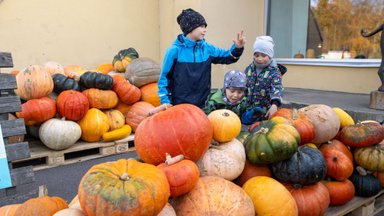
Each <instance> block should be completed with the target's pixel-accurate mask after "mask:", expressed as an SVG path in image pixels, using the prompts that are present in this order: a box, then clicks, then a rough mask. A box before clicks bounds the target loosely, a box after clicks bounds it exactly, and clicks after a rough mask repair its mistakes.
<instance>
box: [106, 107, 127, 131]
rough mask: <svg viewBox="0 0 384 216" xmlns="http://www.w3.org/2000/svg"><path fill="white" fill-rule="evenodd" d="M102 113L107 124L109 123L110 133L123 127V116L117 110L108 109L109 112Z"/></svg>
mask: <svg viewBox="0 0 384 216" xmlns="http://www.w3.org/2000/svg"><path fill="white" fill-rule="evenodd" d="M104 113H105V114H106V115H107V116H108V118H109V123H110V125H109V126H110V127H109V129H110V130H111V131H112V130H115V129H119V128H121V127H123V126H124V125H125V116H124V115H123V113H121V112H120V111H119V110H115V109H110V110H106V111H104Z"/></svg>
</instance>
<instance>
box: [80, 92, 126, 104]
mask: <svg viewBox="0 0 384 216" xmlns="http://www.w3.org/2000/svg"><path fill="white" fill-rule="evenodd" d="M82 93H83V94H84V95H85V96H86V97H87V98H88V101H89V107H91V108H98V109H112V108H113V107H115V106H116V105H117V103H118V102H119V98H118V97H117V95H116V93H115V92H114V91H112V90H101V89H96V88H90V89H87V90H84V91H83V92H82Z"/></svg>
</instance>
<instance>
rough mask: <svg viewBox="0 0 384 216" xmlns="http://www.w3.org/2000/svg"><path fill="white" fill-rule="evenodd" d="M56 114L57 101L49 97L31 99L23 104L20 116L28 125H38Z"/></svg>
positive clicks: (18, 113)
mask: <svg viewBox="0 0 384 216" xmlns="http://www.w3.org/2000/svg"><path fill="white" fill-rule="evenodd" d="M55 115H56V103H55V101H54V100H52V99H51V98H49V97H43V98H40V99H31V100H28V101H27V102H25V103H23V104H22V105H21V112H16V116H17V117H18V118H24V122H25V124H26V125H38V124H41V123H43V122H45V121H47V120H48V119H51V118H53V117H54V116H55Z"/></svg>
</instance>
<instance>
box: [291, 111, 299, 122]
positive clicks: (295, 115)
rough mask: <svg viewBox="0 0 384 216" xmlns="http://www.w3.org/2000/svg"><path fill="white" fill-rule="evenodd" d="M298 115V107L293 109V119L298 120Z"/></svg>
mask: <svg viewBox="0 0 384 216" xmlns="http://www.w3.org/2000/svg"><path fill="white" fill-rule="evenodd" d="M297 116H298V114H297V109H296V108H294V109H293V111H292V119H293V120H297Z"/></svg>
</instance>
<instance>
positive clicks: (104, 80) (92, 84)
mask: <svg viewBox="0 0 384 216" xmlns="http://www.w3.org/2000/svg"><path fill="white" fill-rule="evenodd" d="M79 83H80V85H81V86H83V87H84V88H87V89H89V88H97V89H102V90H110V89H112V87H113V79H112V77H111V76H110V75H108V74H102V73H96V72H90V71H87V72H85V73H83V74H82V75H81V76H80V81H79Z"/></svg>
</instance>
